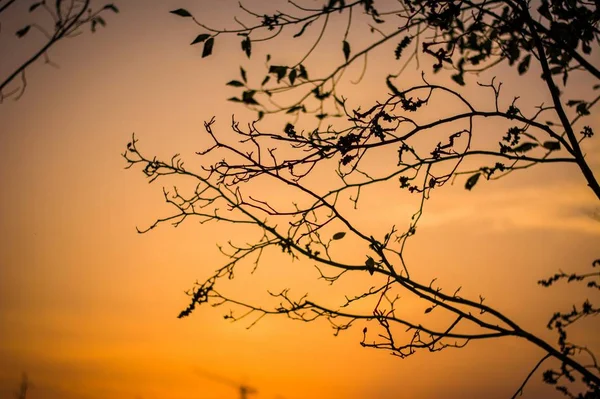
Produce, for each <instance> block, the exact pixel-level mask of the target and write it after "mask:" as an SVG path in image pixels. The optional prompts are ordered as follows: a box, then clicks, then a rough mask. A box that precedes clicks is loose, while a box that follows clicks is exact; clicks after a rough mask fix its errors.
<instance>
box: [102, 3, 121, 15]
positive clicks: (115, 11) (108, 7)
mask: <svg viewBox="0 0 600 399" xmlns="http://www.w3.org/2000/svg"><path fill="white" fill-rule="evenodd" d="M104 9H105V10H111V11H112V12H114V13H115V14H118V13H119V9H118V8H117V6H115V5H114V4H107V5H105V6H104Z"/></svg>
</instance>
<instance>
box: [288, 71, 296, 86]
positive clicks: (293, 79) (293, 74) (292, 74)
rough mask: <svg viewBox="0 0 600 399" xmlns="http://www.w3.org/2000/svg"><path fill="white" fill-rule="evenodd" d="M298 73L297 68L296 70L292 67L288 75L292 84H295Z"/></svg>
mask: <svg viewBox="0 0 600 399" xmlns="http://www.w3.org/2000/svg"><path fill="white" fill-rule="evenodd" d="M296 73H297V72H296V70H295V69H292V70H291V71H290V75H289V76H288V77H289V78H290V83H291V84H292V85H293V84H294V82H295V81H296Z"/></svg>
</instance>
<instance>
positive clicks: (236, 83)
mask: <svg viewBox="0 0 600 399" xmlns="http://www.w3.org/2000/svg"><path fill="white" fill-rule="evenodd" d="M227 86H233V87H244V84H243V83H242V82H240V81H239V80H230V81H229V82H227Z"/></svg>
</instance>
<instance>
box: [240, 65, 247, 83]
mask: <svg viewBox="0 0 600 399" xmlns="http://www.w3.org/2000/svg"><path fill="white" fill-rule="evenodd" d="M240 75H241V76H242V80H243V81H244V82H246V83H248V79H247V77H246V70H245V69H244V68H242V67H240Z"/></svg>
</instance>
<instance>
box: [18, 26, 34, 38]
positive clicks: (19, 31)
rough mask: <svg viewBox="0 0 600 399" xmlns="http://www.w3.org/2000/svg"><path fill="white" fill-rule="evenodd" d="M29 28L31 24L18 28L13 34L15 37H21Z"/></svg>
mask: <svg viewBox="0 0 600 399" xmlns="http://www.w3.org/2000/svg"><path fill="white" fill-rule="evenodd" d="M29 29H31V25H27V26H26V27H24V28H22V29H19V30H18V31H17V32H16V33H15V34H16V35H17V37H23V36H25V35H26V34H27V32H29Z"/></svg>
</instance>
